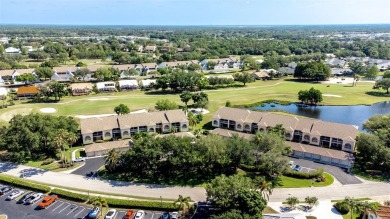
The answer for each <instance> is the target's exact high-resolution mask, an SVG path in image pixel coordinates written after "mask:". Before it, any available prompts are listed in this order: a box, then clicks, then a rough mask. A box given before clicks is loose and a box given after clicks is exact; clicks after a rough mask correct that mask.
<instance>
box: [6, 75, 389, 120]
mask: <svg viewBox="0 0 390 219" xmlns="http://www.w3.org/2000/svg"><path fill="white" fill-rule="evenodd" d="M310 87H315V88H317V89H320V90H321V91H322V92H323V93H325V94H334V95H340V96H342V97H341V98H336V97H324V100H323V102H322V104H325V105H356V104H372V103H376V102H380V101H386V100H388V97H383V96H372V95H369V94H366V92H369V91H372V83H363V82H359V83H358V84H357V86H356V87H351V86H349V85H330V86H329V87H327V85H324V84H316V83H300V82H294V81H287V80H272V81H256V82H255V83H251V84H248V85H247V86H246V87H235V88H224V89H216V90H205V91H204V92H206V93H207V94H208V95H209V100H210V102H209V105H208V109H209V110H210V111H211V113H209V114H206V115H205V117H204V120H203V122H202V123H201V124H199V125H198V127H202V126H203V125H204V124H205V123H207V122H209V121H210V119H211V117H212V114H213V112H215V111H216V110H217V109H218V108H220V107H222V106H224V105H225V103H226V101H227V100H230V101H231V102H232V104H233V105H243V104H250V103H256V102H259V101H264V100H269V99H274V100H280V101H293V102H294V101H298V99H297V93H298V91H299V90H301V89H309V88H310ZM98 98H103V99H100V100H99V99H98ZM161 98H164V99H169V100H172V101H175V102H176V103H178V104H181V105H183V103H181V101H180V98H179V95H178V94H164V95H161V94H145V93H144V92H143V91H133V92H118V93H111V94H97V95H90V96H81V97H65V98H63V99H62V100H61V102H60V104H56V103H35V104H30V103H26V101H25V100H24V101H16V105H14V106H10V107H8V108H6V109H1V110H0V125H2V124H6V121H4V120H5V119H6V118H8V119H9V118H10V117H11V118H12V115H14V114H16V113H19V111H20V110H21V109H23V110H31V112H39V109H40V108H44V107H53V108H55V109H57V113H54V115H69V116H75V115H80V114H81V115H88V114H103V113H113V108H114V107H115V106H117V105H119V104H120V103H123V104H126V105H128V106H129V108H130V110H132V111H134V110H139V109H154V105H155V103H156V102H157V100H159V99H161ZM21 103H24V104H21Z"/></svg>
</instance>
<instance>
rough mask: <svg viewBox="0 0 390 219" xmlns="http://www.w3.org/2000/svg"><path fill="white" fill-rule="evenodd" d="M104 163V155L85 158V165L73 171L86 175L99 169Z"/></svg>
mask: <svg viewBox="0 0 390 219" xmlns="http://www.w3.org/2000/svg"><path fill="white" fill-rule="evenodd" d="M103 165H104V157H97V158H89V159H86V160H85V164H84V166H82V167H80V168H78V169H77V170H75V171H73V172H72V174H76V175H81V176H86V175H87V174H88V173H90V172H95V171H97V170H98V169H99V168H100V167H101V166H103Z"/></svg>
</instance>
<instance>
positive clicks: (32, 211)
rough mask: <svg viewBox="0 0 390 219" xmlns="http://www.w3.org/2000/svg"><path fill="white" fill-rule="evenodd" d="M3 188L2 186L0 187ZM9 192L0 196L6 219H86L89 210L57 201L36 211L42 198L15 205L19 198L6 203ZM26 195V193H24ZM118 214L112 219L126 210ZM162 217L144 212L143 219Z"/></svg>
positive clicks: (119, 217) (2, 211)
mask: <svg viewBox="0 0 390 219" xmlns="http://www.w3.org/2000/svg"><path fill="white" fill-rule="evenodd" d="M0 187H3V185H0ZM11 192H12V191H9V192H7V193H5V194H4V195H2V196H0V213H2V214H6V215H8V218H10V219H14V218H21V219H29V218H32V219H47V218H50V219H52V218H53V219H69V218H87V217H86V216H87V215H88V212H89V211H90V210H91V207H90V206H85V205H81V204H79V203H75V202H71V201H67V200H63V199H58V200H57V201H56V202H55V203H53V204H52V205H50V206H49V207H47V208H46V209H40V210H39V209H37V205H38V203H39V202H40V201H41V200H42V199H43V197H42V198H41V199H40V200H39V201H37V202H35V203H34V204H32V205H23V204H17V203H16V202H17V201H18V200H19V199H20V197H18V198H16V199H15V200H11V201H6V200H5V199H6V198H7V196H8V195H9V193H11ZM25 194H26V193H25ZM117 210H118V213H117V214H116V215H115V217H114V219H121V218H123V216H125V214H126V210H123V209H117ZM161 215H162V213H161V212H150V211H148V212H146V211H145V217H144V219H158V218H159V217H160V216H161Z"/></svg>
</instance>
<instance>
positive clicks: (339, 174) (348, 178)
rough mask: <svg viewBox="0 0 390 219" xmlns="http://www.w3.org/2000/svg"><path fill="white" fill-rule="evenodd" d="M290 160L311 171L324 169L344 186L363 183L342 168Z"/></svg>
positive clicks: (301, 160) (302, 160)
mask: <svg viewBox="0 0 390 219" xmlns="http://www.w3.org/2000/svg"><path fill="white" fill-rule="evenodd" d="M289 159H290V160H293V161H294V164H298V165H301V166H302V167H307V168H311V169H317V168H322V169H324V171H325V172H327V173H330V174H332V175H333V176H334V177H335V178H336V179H337V180H338V181H339V182H340V183H341V184H342V185H348V184H359V183H362V181H360V180H359V179H358V178H356V177H355V176H353V175H351V174H349V173H347V172H346V171H345V170H344V169H342V168H340V167H335V166H331V165H326V164H321V163H316V162H314V161H310V160H304V159H298V158H292V157H289Z"/></svg>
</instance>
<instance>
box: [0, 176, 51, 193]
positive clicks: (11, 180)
mask: <svg viewBox="0 0 390 219" xmlns="http://www.w3.org/2000/svg"><path fill="white" fill-rule="evenodd" d="M0 182H2V183H5V184H9V185H14V186H17V187H22V188H25V189H30V190H33V191H37V192H44V193H47V192H50V187H49V186H44V185H39V184H35V183H31V182H28V181H26V180H23V179H19V178H16V177H12V176H6V175H2V174H0Z"/></svg>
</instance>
